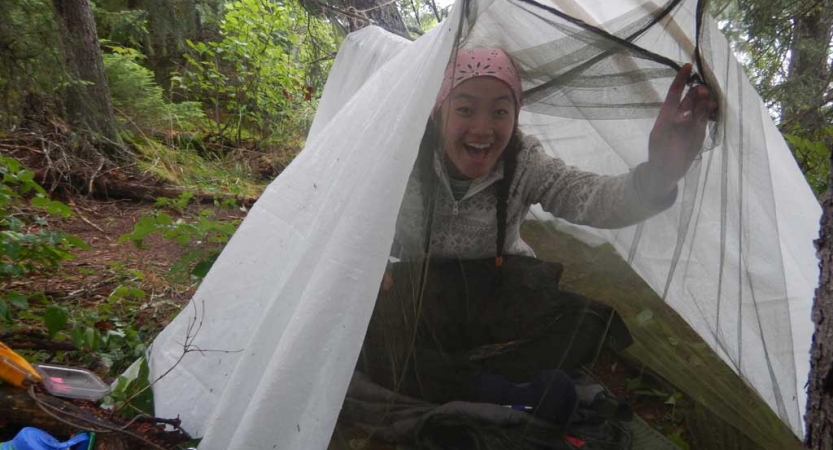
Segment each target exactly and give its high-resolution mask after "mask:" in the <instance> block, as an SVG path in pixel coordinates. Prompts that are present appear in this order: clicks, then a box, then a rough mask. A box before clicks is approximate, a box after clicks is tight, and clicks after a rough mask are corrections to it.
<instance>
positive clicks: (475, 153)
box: [465, 144, 492, 160]
mask: <svg viewBox="0 0 833 450" xmlns="http://www.w3.org/2000/svg"><path fill="white" fill-rule="evenodd" d="M465 147H466V153H467V154H468V155H469V157H471V158H472V159H476V160H480V159H484V158H486V155H488V154H489V150H490V149H491V148H492V146H491V145H489V144H465Z"/></svg>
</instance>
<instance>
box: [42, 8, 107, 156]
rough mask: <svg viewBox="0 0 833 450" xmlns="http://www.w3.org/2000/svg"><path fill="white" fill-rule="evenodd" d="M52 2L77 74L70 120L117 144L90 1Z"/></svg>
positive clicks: (70, 100) (71, 94) (69, 63)
mask: <svg viewBox="0 0 833 450" xmlns="http://www.w3.org/2000/svg"><path fill="white" fill-rule="evenodd" d="M52 4H53V6H54V8H55V12H56V16H57V19H58V20H59V22H60V23H59V27H60V29H61V33H62V37H63V46H64V52H65V63H66V67H67V69H68V70H67V71H68V73H70V74H72V75H73V76H74V77H76V80H75V81H76V82H75V83H73V85H72V86H70V87H69V88H68V93H67V99H66V102H67V103H66V108H67V113H68V115H69V119H70V121H71V123H72V124H73V125H75V126H78V127H80V128H82V129H86V130H89V131H92V132H93V133H94V134H97V135H98V136H100V137H102V138H104V139H105V140H108V141H110V142H111V143H117V142H118V132H117V127H116V119H115V116H114V115H113V105H112V102H111V101H110V89H109V88H108V87H107V78H106V77H105V75H104V62H103V60H102V57H101V48H100V47H99V44H98V34H97V33H96V28H95V20H94V19H93V12H92V8H91V7H90V0H52ZM107 147H110V146H107ZM107 147H105V148H107ZM109 156H120V155H109Z"/></svg>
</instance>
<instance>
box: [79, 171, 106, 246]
mask: <svg viewBox="0 0 833 450" xmlns="http://www.w3.org/2000/svg"><path fill="white" fill-rule="evenodd" d="M90 187H92V180H90ZM90 192H92V191H90ZM75 214H78V218H79V219H81V220H83V221H84V222H86V223H87V224H88V225H90V226H91V227H93V228H95V229H96V230H98V231H100V232H102V233H104V232H105V231H104V230H102V229H101V227H99V226H98V225H96V224H94V223H92V222H90V220H89V219H87V218H86V217H84V215H83V214H81V213H80V212H78V209H77V208H76V209H75Z"/></svg>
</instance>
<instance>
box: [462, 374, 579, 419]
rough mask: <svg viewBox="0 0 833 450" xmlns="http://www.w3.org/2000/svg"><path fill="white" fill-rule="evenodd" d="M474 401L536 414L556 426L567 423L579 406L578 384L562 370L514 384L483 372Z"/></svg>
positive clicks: (475, 388) (474, 393)
mask: <svg viewBox="0 0 833 450" xmlns="http://www.w3.org/2000/svg"><path fill="white" fill-rule="evenodd" d="M470 395H471V400H472V401H475V402H484V403H496V404H499V405H505V406H508V407H511V408H512V409H516V410H520V411H529V412H533V411H534V412H535V415H536V417H540V418H542V419H546V420H549V421H551V422H553V423H555V424H559V425H563V424H566V423H567V422H568V421H569V420H570V417H571V416H572V415H573V412H574V411H575V410H576V406H577V405H578V394H577V393H576V385H575V383H574V382H573V379H572V378H570V376H569V375H567V374H566V373H564V372H562V371H560V370H545V371H542V372H540V373H538V375H537V376H536V377H535V378H534V379H533V380H532V381H530V382H529V383H523V384H517V383H512V382H510V381H509V380H507V379H506V378H504V377H503V376H501V375H497V374H495V373H492V372H488V371H486V372H483V373H481V374H480V375H479V376H478V377H477V379H476V380H475V382H474V383H473V385H472V388H471V394H470Z"/></svg>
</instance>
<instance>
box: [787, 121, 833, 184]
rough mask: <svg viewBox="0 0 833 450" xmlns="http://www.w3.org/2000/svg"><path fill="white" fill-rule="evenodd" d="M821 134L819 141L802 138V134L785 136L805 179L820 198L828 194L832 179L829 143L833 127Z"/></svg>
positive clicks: (832, 139)
mask: <svg viewBox="0 0 833 450" xmlns="http://www.w3.org/2000/svg"><path fill="white" fill-rule="evenodd" d="M821 134H822V136H821V137H820V138H819V139H812V138H809V137H807V136H801V135H800V133H796V134H791V133H786V134H784V139H785V140H786V141H787V143H789V144H790V150H792V152H793V155H795V160H796V161H797V162H798V165H799V167H801V171H802V172H803V173H804V178H806V179H807V183H809V184H810V187H811V188H813V192H814V193H815V194H816V197H818V198H821V196H822V194H824V193H825V192H827V187H828V186H827V185H828V180H829V177H830V149H829V148H828V143H827V142H828V141H833V127H827V128H825V129H824V130H823V132H822V133H821Z"/></svg>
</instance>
